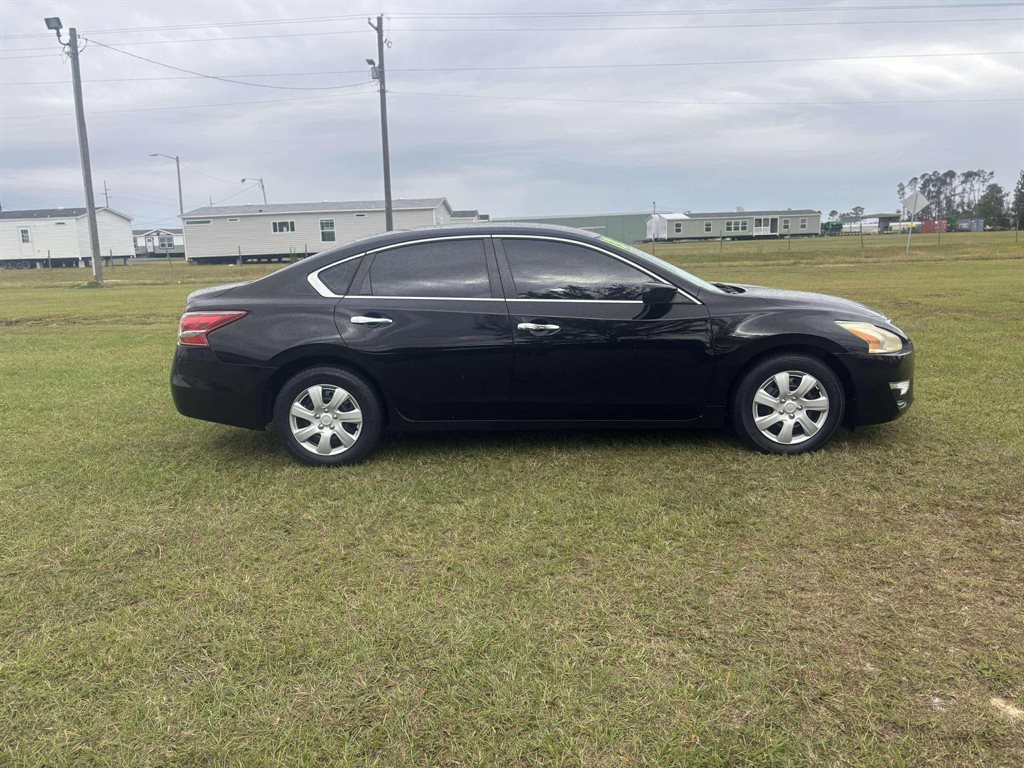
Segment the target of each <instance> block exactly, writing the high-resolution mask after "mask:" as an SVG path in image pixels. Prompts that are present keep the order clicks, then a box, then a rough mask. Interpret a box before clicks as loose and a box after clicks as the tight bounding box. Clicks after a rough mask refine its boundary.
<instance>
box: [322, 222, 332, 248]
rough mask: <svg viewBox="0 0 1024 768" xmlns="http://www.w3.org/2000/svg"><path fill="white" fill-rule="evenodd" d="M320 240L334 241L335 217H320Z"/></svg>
mask: <svg viewBox="0 0 1024 768" xmlns="http://www.w3.org/2000/svg"><path fill="white" fill-rule="evenodd" d="M320 242H321V243H333V242H334V219H320Z"/></svg>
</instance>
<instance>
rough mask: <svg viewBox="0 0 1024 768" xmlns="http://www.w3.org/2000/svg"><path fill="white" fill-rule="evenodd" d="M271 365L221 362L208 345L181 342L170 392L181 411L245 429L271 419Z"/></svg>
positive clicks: (191, 415) (175, 357) (252, 427)
mask: <svg viewBox="0 0 1024 768" xmlns="http://www.w3.org/2000/svg"><path fill="white" fill-rule="evenodd" d="M272 373H273V369H271V368H260V367H258V366H252V365H230V364H228V363H222V362H220V361H219V360H218V359H217V357H216V355H214V353H213V351H212V350H210V349H209V348H207V347H183V346H181V345H178V348H177V351H176V352H175V353H174V363H173V364H172V366H171V396H172V397H173V398H174V405H175V407H176V408H177V409H178V413H180V414H182V415H184V416H188V417H190V418H193V419H202V420H203V421H214V422H217V423H218V424H229V425H231V426H233V427H245V428H246V429H263V428H264V427H265V426H266V425H267V422H268V421H269V420H270V417H269V412H270V409H269V407H268V404H267V403H266V402H265V395H264V393H265V392H266V391H267V388H266V384H267V381H268V379H269V378H270V375H271V374H272Z"/></svg>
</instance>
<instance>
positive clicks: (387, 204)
mask: <svg viewBox="0 0 1024 768" xmlns="http://www.w3.org/2000/svg"><path fill="white" fill-rule="evenodd" d="M366 23H367V24H369V25H370V28H371V29H373V30H374V31H375V32H376V33H377V64H374V63H373V59H367V60H366V63H367V64H369V65H370V67H372V70H371V71H372V74H373V78H374V79H375V80H376V81H377V83H378V85H379V86H380V143H381V148H382V150H383V154H384V226H385V229H386V230H387V231H388V232H390V231H391V230H392V229H394V228H395V227H394V217H393V215H392V212H391V154H390V152H389V150H388V95H387V94H388V89H387V83H386V81H385V79H384V17H383V16H377V24H376V25H374V23H373V22H372V21H370V20H369V19H367V20H366Z"/></svg>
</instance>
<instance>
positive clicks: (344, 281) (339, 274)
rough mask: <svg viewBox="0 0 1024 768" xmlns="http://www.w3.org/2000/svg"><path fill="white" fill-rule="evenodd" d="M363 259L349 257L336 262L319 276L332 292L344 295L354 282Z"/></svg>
mask: <svg viewBox="0 0 1024 768" xmlns="http://www.w3.org/2000/svg"><path fill="white" fill-rule="evenodd" d="M360 261H361V259H349V260H348V261H343V262H341V263H340V264H335V265H334V266H333V267H331V268H330V269H325V270H324V271H323V272H321V273H320V274H319V275H318V277H319V278H320V282H321V283H323V284H324V285H326V286H327V288H328V290H330V292H331V293H335V294H337V295H338V296H344V295H345V294H346V293H348V288H349V286H350V285H351V284H352V278H353V277H355V276H356V270H357V269H359V263H360Z"/></svg>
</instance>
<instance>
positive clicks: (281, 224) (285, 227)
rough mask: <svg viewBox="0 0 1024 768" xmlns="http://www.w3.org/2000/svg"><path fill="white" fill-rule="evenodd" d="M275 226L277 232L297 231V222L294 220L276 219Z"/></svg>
mask: <svg viewBox="0 0 1024 768" xmlns="http://www.w3.org/2000/svg"><path fill="white" fill-rule="evenodd" d="M273 228H274V232H277V233H282V232H294V231H295V222H294V221H275V222H274V227H273Z"/></svg>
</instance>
